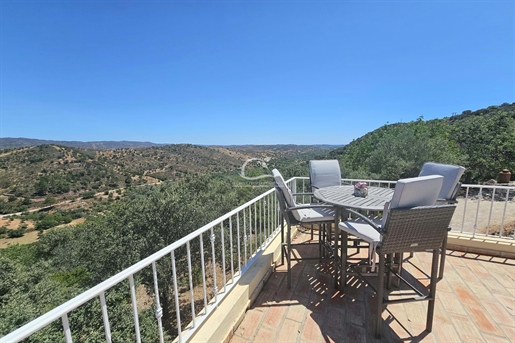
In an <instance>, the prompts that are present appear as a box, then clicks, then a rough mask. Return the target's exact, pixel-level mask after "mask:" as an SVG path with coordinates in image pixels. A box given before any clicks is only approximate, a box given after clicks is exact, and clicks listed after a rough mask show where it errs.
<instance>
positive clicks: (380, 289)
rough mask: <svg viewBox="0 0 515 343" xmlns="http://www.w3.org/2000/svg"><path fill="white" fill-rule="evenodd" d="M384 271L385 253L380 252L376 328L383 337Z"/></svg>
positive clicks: (378, 335) (376, 332)
mask: <svg viewBox="0 0 515 343" xmlns="http://www.w3.org/2000/svg"><path fill="white" fill-rule="evenodd" d="M384 272H385V255H384V254H383V253H381V252H379V270H378V271H377V307H376V329H375V335H376V337H377V338H381V333H382V326H383V319H382V317H381V315H382V313H383V308H384V305H383V297H384V281H385V280H384Z"/></svg>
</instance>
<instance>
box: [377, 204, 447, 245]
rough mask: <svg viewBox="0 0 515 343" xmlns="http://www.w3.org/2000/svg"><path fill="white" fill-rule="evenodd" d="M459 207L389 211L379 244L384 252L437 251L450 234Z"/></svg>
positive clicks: (429, 207)
mask: <svg viewBox="0 0 515 343" xmlns="http://www.w3.org/2000/svg"><path fill="white" fill-rule="evenodd" d="M455 209H456V205H437V206H421V207H413V208H408V209H406V208H397V209H393V210H391V211H390V213H389V216H388V221H387V223H386V225H385V227H384V229H385V231H386V232H387V234H386V235H384V236H382V238H383V239H382V241H381V243H380V244H379V247H380V250H381V253H384V254H389V253H398V252H409V251H425V250H427V249H438V248H439V247H440V246H441V244H442V241H443V239H444V237H445V235H446V234H447V231H448V228H449V225H450V222H451V219H452V216H453V214H454V210H455Z"/></svg>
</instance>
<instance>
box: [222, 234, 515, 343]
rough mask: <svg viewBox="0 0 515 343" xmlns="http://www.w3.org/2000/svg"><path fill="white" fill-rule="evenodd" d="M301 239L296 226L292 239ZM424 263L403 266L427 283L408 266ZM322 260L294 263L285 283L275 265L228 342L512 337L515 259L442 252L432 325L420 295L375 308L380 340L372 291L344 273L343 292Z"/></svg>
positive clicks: (425, 260)
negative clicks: (441, 274)
mask: <svg viewBox="0 0 515 343" xmlns="http://www.w3.org/2000/svg"><path fill="white" fill-rule="evenodd" d="M307 238H308V236H307V235H306V234H304V233H301V234H300V235H299V237H297V238H296V240H305V239H307ZM314 253H315V256H316V251H315V252H314ZM406 258H407V255H406V256H405V259H406ZM430 264H431V255H430V254H429V253H416V254H415V256H414V257H413V258H411V259H408V260H406V262H405V263H404V268H405V272H409V273H410V274H411V275H413V276H414V277H415V278H416V279H418V280H419V282H420V283H421V284H424V285H427V276H426V275H425V274H424V273H422V272H421V271H420V270H419V269H417V268H416V267H415V266H418V267H420V268H421V269H422V270H424V271H427V273H429V269H430V268H429V266H430ZM330 265H331V263H330V261H329V260H325V261H323V262H322V263H320V262H318V260H304V261H301V262H298V263H296V264H295V265H294V266H293V267H292V280H293V281H292V288H291V290H288V289H287V287H286V269H285V267H284V266H279V267H278V268H277V269H276V271H275V272H274V273H273V274H272V275H271V276H270V278H269V280H268V281H267V283H266V284H265V286H264V288H263V290H262V291H261V293H260V295H259V296H258V298H257V299H256V301H255V303H254V304H253V305H252V307H251V308H250V309H249V310H248V311H247V313H246V316H245V318H244V319H243V321H242V322H241V324H240V325H239V327H238V328H237V329H236V331H235V332H234V335H233V337H232V339H231V342H232V343H241V342H420V341H421V342H467V343H468V342H515V260H509V259H504V258H496V257H490V256H484V255H475V254H470V253H463V252H459V251H448V252H447V262H446V268H445V275H444V278H443V279H442V280H440V281H439V282H438V285H437V301H436V308H435V316H434V323H433V331H432V332H431V333H427V332H425V323H426V312H427V302H426V301H424V302H415V303H413V302H411V303H404V304H393V305H389V306H388V308H387V310H385V311H384V312H383V337H382V339H380V340H379V339H375V338H374V334H373V327H374V316H373V304H374V302H375V299H376V298H375V294H374V292H373V291H372V289H371V288H370V287H369V286H367V284H366V283H364V282H363V281H360V280H358V279H356V278H355V277H352V276H349V278H350V279H349V280H348V283H347V290H346V293H344V292H342V291H338V290H335V289H334V288H333V281H332V278H331V276H330V273H329V270H328V269H329V268H331V267H330ZM376 278H377V277H375V278H374V277H372V278H371V279H372V280H373V279H376Z"/></svg>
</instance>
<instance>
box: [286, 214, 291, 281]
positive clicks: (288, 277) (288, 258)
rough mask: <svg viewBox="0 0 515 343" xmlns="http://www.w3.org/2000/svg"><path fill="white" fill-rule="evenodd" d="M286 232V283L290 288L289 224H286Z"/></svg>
mask: <svg viewBox="0 0 515 343" xmlns="http://www.w3.org/2000/svg"><path fill="white" fill-rule="evenodd" d="M287 232H288V234H287V235H286V247H287V248H286V250H287V251H286V270H287V273H286V283H287V287H288V289H291V225H290V224H288V230H287Z"/></svg>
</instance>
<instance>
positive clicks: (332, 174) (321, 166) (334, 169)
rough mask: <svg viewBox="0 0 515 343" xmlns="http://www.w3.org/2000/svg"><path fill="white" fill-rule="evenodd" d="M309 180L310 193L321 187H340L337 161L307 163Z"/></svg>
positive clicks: (340, 178) (340, 180)
mask: <svg viewBox="0 0 515 343" xmlns="http://www.w3.org/2000/svg"><path fill="white" fill-rule="evenodd" d="M309 180H310V183H311V191H312V192H314V191H315V189H318V188H322V187H329V186H340V185H341V184H342V174H341V171H340V164H339V163H338V160H311V161H309Z"/></svg>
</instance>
